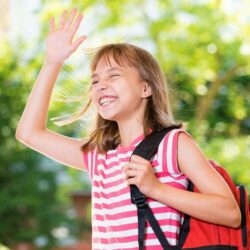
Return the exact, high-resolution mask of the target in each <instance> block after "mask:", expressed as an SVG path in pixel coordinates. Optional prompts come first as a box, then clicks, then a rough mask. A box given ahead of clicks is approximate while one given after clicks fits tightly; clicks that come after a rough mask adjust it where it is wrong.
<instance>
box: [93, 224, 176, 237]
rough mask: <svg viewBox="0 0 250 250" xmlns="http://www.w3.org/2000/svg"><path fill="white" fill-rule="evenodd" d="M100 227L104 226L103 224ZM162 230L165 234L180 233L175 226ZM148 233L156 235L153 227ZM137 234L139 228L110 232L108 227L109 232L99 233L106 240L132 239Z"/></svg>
mask: <svg viewBox="0 0 250 250" xmlns="http://www.w3.org/2000/svg"><path fill="white" fill-rule="evenodd" d="M95 225H96V224H95ZM100 226H103V224H102V225H100ZM110 226H111V225H110ZM112 226H114V225H112ZM161 229H162V231H163V232H169V233H171V232H172V233H175V232H176V231H177V232H178V228H176V227H175V226H162V227H161ZM146 232H147V233H148V234H154V231H153V229H152V228H151V227H147V229H146ZM137 234H138V229H137V228H135V229H130V230H121V231H119V232H113V231H111V230H110V231H109V230H108V227H107V232H98V236H99V237H100V238H104V239H111V238H121V237H131V236H135V235H137Z"/></svg>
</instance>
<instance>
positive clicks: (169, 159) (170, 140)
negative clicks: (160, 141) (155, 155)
mask: <svg viewBox="0 0 250 250" xmlns="http://www.w3.org/2000/svg"><path fill="white" fill-rule="evenodd" d="M175 132H176V130H172V131H170V133H169V138H168V143H167V167H168V171H169V173H170V174H171V175H172V174H173V173H175V172H174V167H173V164H172V157H173V138H174V135H175Z"/></svg>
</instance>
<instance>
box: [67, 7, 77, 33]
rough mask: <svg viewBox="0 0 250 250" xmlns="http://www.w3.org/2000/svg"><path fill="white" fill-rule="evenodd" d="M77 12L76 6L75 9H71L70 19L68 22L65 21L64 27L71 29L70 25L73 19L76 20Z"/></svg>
mask: <svg viewBox="0 0 250 250" xmlns="http://www.w3.org/2000/svg"><path fill="white" fill-rule="evenodd" d="M76 13H77V9H76V8H74V9H73V10H72V11H71V13H70V16H69V19H68V21H67V22H66V23H65V25H64V29H65V30H69V29H70V26H71V25H72V22H73V20H74V18H75V15H76Z"/></svg>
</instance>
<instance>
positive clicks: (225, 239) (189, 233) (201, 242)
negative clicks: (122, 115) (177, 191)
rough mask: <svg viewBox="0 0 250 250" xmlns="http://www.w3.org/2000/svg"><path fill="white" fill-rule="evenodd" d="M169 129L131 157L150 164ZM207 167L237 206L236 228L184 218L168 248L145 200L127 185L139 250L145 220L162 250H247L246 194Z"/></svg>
mask: <svg viewBox="0 0 250 250" xmlns="http://www.w3.org/2000/svg"><path fill="white" fill-rule="evenodd" d="M171 129H172V128H167V129H164V130H162V131H157V132H153V133H151V134H150V135H148V136H147V137H146V138H145V139H144V140H143V141H142V142H141V143H140V144H139V145H138V146H137V147H136V149H135V151H134V152H133V154H135V155H139V156H141V157H143V158H145V159H147V160H150V159H151V158H152V156H153V155H154V154H155V153H156V151H157V148H158V145H159V143H160V142H161V140H162V139H163V137H164V136H165V135H166V134H167V133H168V132H169V131H170V130H171ZM210 163H211V165H212V166H213V167H214V168H215V169H216V170H217V171H218V173H219V174H220V175H221V176H222V177H223V178H224V180H225V181H226V182H227V184H228V185H229V187H230V189H231V190H232V193H233V195H234V197H235V199H236V201H237V202H238V205H239V207H240V210H241V215H242V220H241V225H240V227H239V228H236V229H235V228H230V227H226V226H221V225H216V224H212V223H208V222H205V221H201V220H198V219H196V218H193V217H190V216H189V215H185V219H184V223H183V225H182V228H181V232H180V238H179V241H178V245H177V246H171V245H170V244H169V243H168V241H167V239H166V238H165V235H164V233H163V232H162V230H161V228H160V226H159V224H158V222H157V220H156V219H155V217H154V214H153V213H152V210H151V209H150V207H149V206H148V204H147V202H146V197H145V196H144V195H143V194H142V193H141V192H140V190H139V189H138V188H137V187H136V186H135V185H131V187H130V192H131V201H132V203H134V204H135V205H136V206H137V214H138V242H139V249H140V250H143V248H144V230H145V224H146V220H148V222H149V224H150V225H151V227H152V229H153V231H154V233H155V234H156V236H157V238H158V240H159V241H160V243H161V245H162V247H163V249H166V250H181V249H187V250H191V249H196V250H250V240H249V238H250V215H249V203H248V194H247V192H246V190H245V188H244V186H242V185H240V186H237V185H235V183H234V182H233V180H232V178H231V177H230V176H229V175H228V173H227V172H226V170H225V169H224V168H222V167H221V166H219V165H218V164H216V163H215V162H214V161H210ZM189 190H190V191H193V192H198V190H197V188H196V187H194V185H193V184H192V183H190V185H189Z"/></svg>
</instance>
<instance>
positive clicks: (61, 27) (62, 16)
mask: <svg viewBox="0 0 250 250" xmlns="http://www.w3.org/2000/svg"><path fill="white" fill-rule="evenodd" d="M66 18H67V11H66V10H64V11H63V13H62V15H61V18H60V22H59V27H58V29H63V27H64V25H65V22H66Z"/></svg>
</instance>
